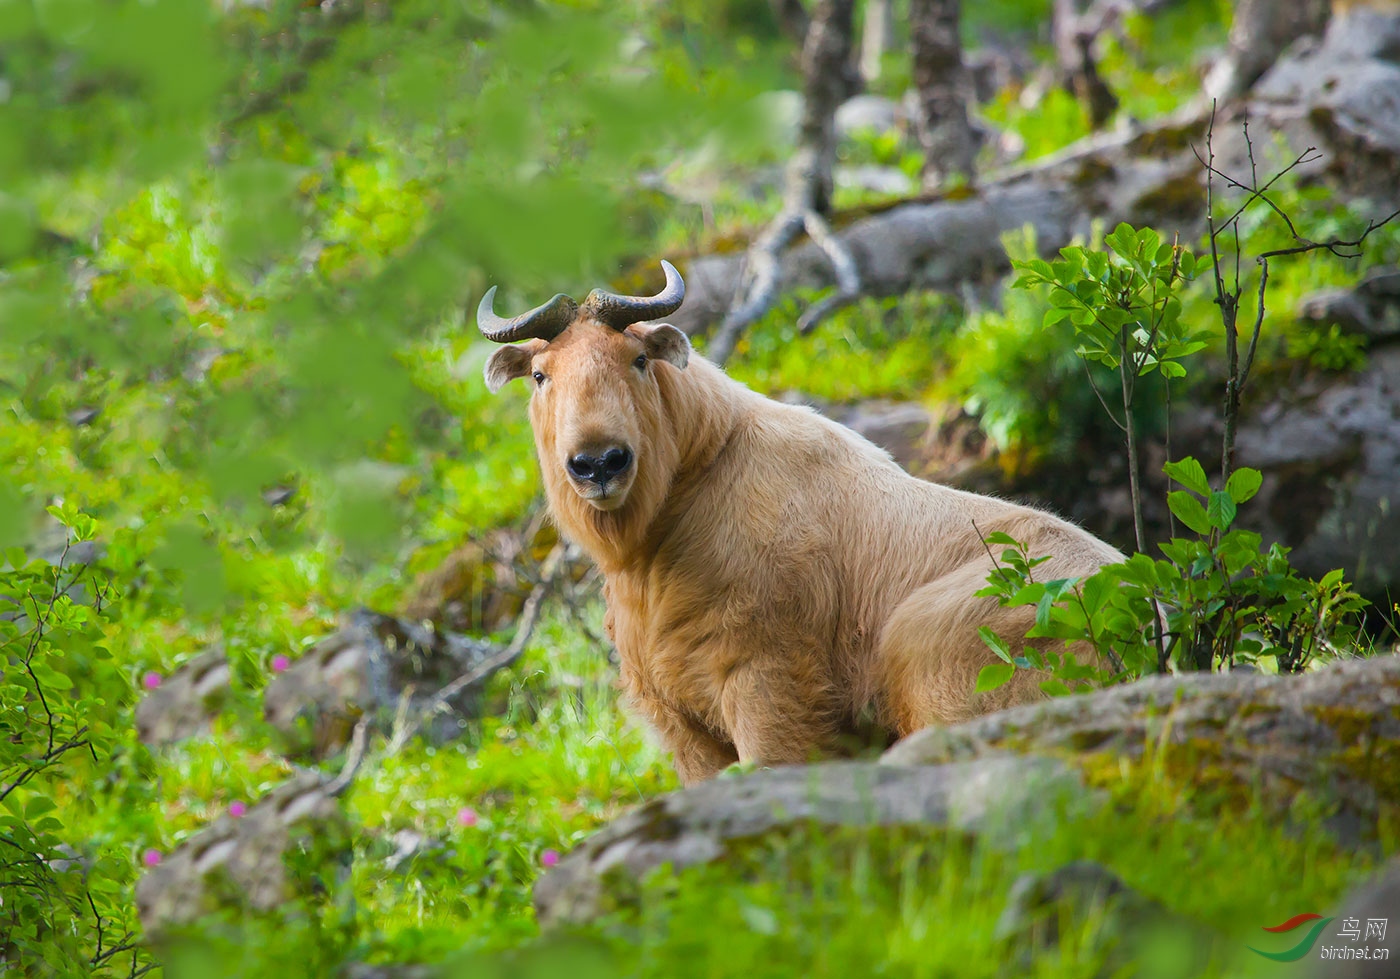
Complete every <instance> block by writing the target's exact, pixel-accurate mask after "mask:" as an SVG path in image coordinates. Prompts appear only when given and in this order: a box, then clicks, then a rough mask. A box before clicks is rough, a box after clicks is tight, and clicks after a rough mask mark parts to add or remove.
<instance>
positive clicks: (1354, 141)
mask: <svg viewBox="0 0 1400 979" xmlns="http://www.w3.org/2000/svg"><path fill="white" fill-rule="evenodd" d="M1397 39H1400V11H1396V10H1394V9H1381V8H1372V7H1368V6H1352V7H1349V8H1347V9H1345V10H1343V11H1339V12H1338V13H1337V15H1336V16H1334V17H1333V18H1332V20H1331V22H1330V23H1329V24H1328V27H1327V31H1326V34H1325V36H1324V37H1323V39H1322V42H1321V43H1320V44H1319V43H1308V44H1299V45H1296V46H1294V47H1293V48H1290V49H1289V50H1288V51H1287V52H1285V53H1284V55H1283V57H1281V58H1280V59H1279V60H1278V62H1277V63H1275V64H1274V66H1273V67H1272V68H1271V69H1269V71H1268V72H1267V73H1266V74H1265V75H1264V76H1263V77H1262V78H1261V79H1260V80H1259V83H1258V84H1257V85H1256V86H1255V88H1254V92H1253V95H1254V97H1255V103H1256V104H1255V106H1254V109H1255V111H1256V112H1257V113H1258V116H1257V117H1256V121H1262V122H1264V123H1265V124H1266V125H1267V126H1268V127H1269V128H1272V129H1276V130H1278V131H1280V132H1281V133H1283V134H1284V135H1285V137H1286V138H1287V142H1288V144H1289V146H1290V149H1291V150H1292V151H1293V152H1295V153H1296V152H1300V151H1301V150H1302V149H1303V148H1304V147H1307V146H1317V147H1319V148H1321V149H1322V150H1323V159H1321V160H1319V161H1317V163H1316V164H1315V165H1314V166H1313V167H1311V168H1304V169H1303V170H1300V171H1299V173H1300V175H1307V174H1309V173H1311V174H1319V173H1322V172H1328V171H1330V172H1333V173H1335V174H1337V175H1338V176H1343V177H1346V178H1349V181H1350V184H1351V185H1350V186H1349V187H1348V188H1347V189H1348V190H1350V191H1351V192H1353V193H1355V192H1357V191H1363V192H1370V193H1378V194H1380V195H1381V196H1382V198H1383V199H1389V198H1390V197H1393V195H1394V189H1395V185H1394V177H1395V176H1396V175H1397V173H1400V170H1397V164H1398V163H1400V40H1397ZM1239 144H1242V139H1240V138H1239V137H1238V136H1237V135H1235V134H1229V136H1228V140H1227V144H1226V145H1227V148H1226V151H1225V153H1226V159H1227V161H1229V162H1230V163H1231V165H1233V164H1234V163H1235V162H1236V160H1237V158H1238V156H1239V151H1240V148H1241V147H1240V145H1239ZM1257 145H1259V144H1257V143H1256V146H1257ZM1227 172H1248V171H1247V169H1245V170H1243V171H1241V170H1239V168H1238V167H1236V168H1235V170H1234V171H1227Z"/></svg>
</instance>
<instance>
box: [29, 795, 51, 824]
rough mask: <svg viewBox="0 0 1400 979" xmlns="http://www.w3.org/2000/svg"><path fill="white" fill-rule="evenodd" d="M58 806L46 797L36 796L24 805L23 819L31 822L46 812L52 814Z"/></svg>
mask: <svg viewBox="0 0 1400 979" xmlns="http://www.w3.org/2000/svg"><path fill="white" fill-rule="evenodd" d="M57 808H58V806H57V805H55V804H54V801H53V800H52V799H50V798H48V797H47V796H42V795H36V796H34V797H33V798H31V799H30V800H29V801H28V802H26V803H25V804H24V818H25V819H27V820H29V821H30V822H33V821H34V820H36V819H38V818H39V817H40V816H42V815H43V814H44V813H46V812H53V811H54V810H55V809H57Z"/></svg>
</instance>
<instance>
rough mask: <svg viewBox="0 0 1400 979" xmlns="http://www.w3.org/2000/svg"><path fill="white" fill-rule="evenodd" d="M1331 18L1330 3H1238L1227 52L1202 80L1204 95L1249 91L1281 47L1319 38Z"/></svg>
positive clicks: (1276, 0) (1263, 0) (1327, 0)
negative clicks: (1300, 40) (1311, 37)
mask: <svg viewBox="0 0 1400 979" xmlns="http://www.w3.org/2000/svg"><path fill="white" fill-rule="evenodd" d="M1331 16H1332V4H1331V0H1238V2H1237V3H1236V4H1235V22H1234V24H1233V25H1231V27H1230V49H1229V51H1228V52H1226V54H1225V57H1224V58H1222V59H1221V60H1220V61H1219V62H1217V63H1216V65H1215V67H1214V68H1212V69H1211V72H1210V74H1209V75H1208V76H1207V77H1206V82H1205V89H1206V92H1207V94H1209V95H1210V96H1211V97H1212V98H1216V99H1222V100H1223V99H1230V98H1234V97H1235V96H1237V95H1240V94H1242V93H1244V92H1247V91H1249V89H1250V87H1251V86H1252V85H1253V84H1254V83H1255V82H1257V81H1258V80H1259V78H1260V76H1261V75H1263V74H1264V72H1266V71H1268V70H1269V68H1270V67H1271V66H1272V65H1273V63H1274V62H1275V61H1277V60H1278V56H1279V55H1280V54H1282V53H1283V49H1284V48H1286V47H1288V45H1290V44H1292V43H1293V42H1294V41H1296V40H1297V39H1298V38H1300V37H1302V36H1303V35H1305V34H1312V35H1314V36H1318V37H1320V36H1321V35H1322V33H1323V31H1324V30H1326V28H1327V21H1328V20H1329V19H1330V18H1331Z"/></svg>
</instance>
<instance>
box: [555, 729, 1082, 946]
mask: <svg viewBox="0 0 1400 979" xmlns="http://www.w3.org/2000/svg"><path fill="white" fill-rule="evenodd" d="M1096 801H1097V797H1096V796H1095V795H1094V794H1092V793H1088V792H1086V790H1084V788H1083V786H1082V784H1081V783H1080V781H1079V779H1078V777H1077V776H1076V775H1075V774H1073V772H1072V771H1071V770H1070V768H1069V767H1068V766H1067V765H1065V764H1064V763H1063V762H1061V761H1057V760H1053V759H1048V758H1028V757H1017V756H1014V755H1010V754H993V755H989V756H985V757H983V758H981V759H979V760H978V761H977V763H976V764H969V763H961V762H954V763H952V764H947V765H921V766H916V767H901V766H897V765H877V764H874V763H871V762H830V763H826V764H820V765H812V766H788V767H784V768H776V769H769V770H765V771H759V772H754V773H752V774H748V775H741V776H735V777H721V778H717V779H712V780H711V781H708V782H704V783H702V784H700V785H696V786H693V787H691V788H688V789H684V790H682V791H680V792H674V793H671V794H670V795H666V796H662V797H660V798H657V799H653V800H651V801H649V802H647V803H645V804H644V805H642V806H640V807H638V808H637V809H634V810H633V811H631V812H630V813H627V814H626V815H624V816H622V817H621V818H619V819H617V820H615V821H614V822H612V823H610V824H609V825H607V826H605V827H604V828H603V829H601V830H599V831H598V832H597V833H595V834H594V835H593V836H591V837H589V838H588V839H587V840H585V841H584V842H583V843H582V844H580V845H579V846H578V847H576V848H575V849H574V850H573V851H572V852H570V853H569V854H567V855H566V856H565V857H564V859H563V860H562V861H561V862H560V863H559V865H558V866H557V867H556V868H554V869H553V870H551V871H550V872H549V873H547V874H546V875H545V876H544V877H542V878H540V880H539V881H538V882H537V884H536V885H535V894H534V898H535V908H536V911H537V912H538V914H539V918H540V921H541V922H542V923H544V924H554V923H560V922H582V921H587V920H589V919H592V918H594V917H596V916H598V915H600V914H603V913H606V912H607V911H608V910H610V909H613V908H616V907H619V906H625V905H627V904H628V903H630V902H632V901H634V900H635V899H636V897H637V888H638V885H639V884H640V882H641V881H642V880H643V878H645V877H646V876H647V875H648V874H650V873H651V872H652V871H654V870H656V869H657V868H660V867H662V866H669V867H671V868H672V869H673V870H677V871H679V870H683V869H685V868H687V867H693V866H697V865H701V864H706V863H710V862H712V861H718V860H724V859H725V858H726V857H728V856H730V855H731V854H732V853H733V852H734V851H735V850H737V849H739V848H742V847H743V846H745V845H747V844H749V843H751V842H752V841H754V840H756V839H758V838H761V837H763V836H764V835H766V834H769V833H774V832H781V831H783V830H785V829H791V828H798V827H804V826H816V827H833V828H834V827H856V828H869V827H896V826H913V827H921V828H924V829H926V830H928V831H930V832H932V831H938V830H944V831H947V830H952V831H959V832H966V833H975V834H980V835H985V836H989V837H992V838H994V839H998V840H1001V839H1006V840H1007V841H1008V842H1009V841H1010V840H1011V839H1014V838H1016V837H1018V836H1019V834H1022V833H1025V832H1029V831H1031V830H1032V828H1033V827H1034V826H1035V825H1036V824H1037V823H1043V821H1044V820H1045V817H1046V814H1047V813H1048V812H1053V810H1054V807H1055V806H1056V805H1057V804H1058V805H1059V806H1061V807H1062V808H1063V809H1070V808H1073V807H1077V806H1092V805H1094V804H1095V803H1096ZM1032 817H1034V818H1032Z"/></svg>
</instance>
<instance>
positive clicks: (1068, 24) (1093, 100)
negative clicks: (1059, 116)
mask: <svg viewBox="0 0 1400 979" xmlns="http://www.w3.org/2000/svg"><path fill="white" fill-rule="evenodd" d="M1079 6H1080V4H1079V0H1055V6H1054V8H1053V10H1052V13H1051V26H1050V33H1051V37H1052V39H1053V41H1054V45H1055V61H1056V64H1057V67H1058V71H1059V75H1060V84H1062V85H1063V86H1064V87H1065V88H1066V89H1068V90H1069V91H1070V92H1072V93H1073V94H1074V97H1075V98H1077V99H1078V100H1079V102H1080V104H1081V105H1083V106H1084V108H1085V109H1087V110H1088V112H1089V121H1090V123H1091V124H1092V125H1093V127H1094V128H1095V129H1099V128H1101V127H1102V126H1103V125H1104V123H1106V122H1108V120H1109V118H1110V117H1112V115H1113V113H1114V111H1115V110H1116V109H1117V108H1118V97H1117V96H1116V95H1114V94H1113V90H1112V89H1110V88H1109V87H1108V83H1107V82H1105V81H1104V80H1103V76H1101V75H1100V74H1099V66H1098V64H1097V63H1096V62H1095V61H1094V41H1095V39H1096V38H1097V37H1098V36H1099V34H1100V33H1101V32H1102V31H1103V29H1104V28H1105V27H1106V26H1107V24H1108V21H1109V18H1110V16H1111V10H1112V8H1109V7H1101V5H1099V4H1094V5H1093V6H1092V8H1091V9H1090V10H1088V11H1083V12H1081V10H1080V9H1079Z"/></svg>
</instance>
